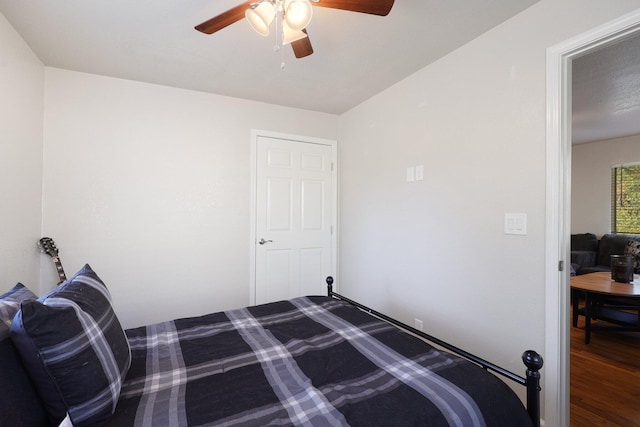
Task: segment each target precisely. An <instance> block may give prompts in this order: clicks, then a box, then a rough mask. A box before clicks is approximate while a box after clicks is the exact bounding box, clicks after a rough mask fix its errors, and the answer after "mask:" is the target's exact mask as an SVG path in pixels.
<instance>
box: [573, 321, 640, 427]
mask: <svg viewBox="0 0 640 427" xmlns="http://www.w3.org/2000/svg"><path fill="white" fill-rule="evenodd" d="M583 326H584V317H582V316H581V317H580V319H579V322H578V328H573V327H572V328H571V351H570V358H571V361H570V363H571V367H570V372H571V426H572V427H594V426H625V427H626V426H634V427H637V426H640V332H636V333H632V332H629V333H626V332H612V331H593V332H592V333H591V344H589V345H586V344H585V343H584V329H582V327H583Z"/></svg>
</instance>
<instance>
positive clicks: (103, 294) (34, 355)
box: [11, 265, 131, 427]
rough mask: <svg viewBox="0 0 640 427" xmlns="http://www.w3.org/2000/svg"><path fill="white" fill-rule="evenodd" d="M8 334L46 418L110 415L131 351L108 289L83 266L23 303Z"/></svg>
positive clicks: (87, 419)
mask: <svg viewBox="0 0 640 427" xmlns="http://www.w3.org/2000/svg"><path fill="white" fill-rule="evenodd" d="M11 339H12V340H13V342H14V343H15V345H16V347H17V348H18V351H19V352H20V354H21V355H22V360H23V362H24V363H25V366H26V368H27V371H28V372H29V375H30V376H31V378H32V380H33V382H34V383H35V385H36V388H37V389H38V392H39V393H40V396H41V397H42V399H43V400H44V402H45V406H46V407H47V411H48V412H49V416H50V418H51V419H52V421H55V422H58V423H59V422H60V421H62V420H63V419H64V417H65V414H66V413H67V412H68V413H69V416H70V418H71V421H72V422H73V424H74V426H76V427H80V426H84V425H89V424H93V423H95V422H97V421H100V420H103V419H105V418H107V417H109V416H110V415H111V414H113V412H114V410H115V407H116V403H117V401H118V397H119V396H120V388H121V385H122V381H123V380H124V377H125V375H126V373H127V370H128V369H129V365H130V364H131V351H130V349H129V343H128V341H127V338H126V336H125V334H124V331H123V330H122V327H121V326H120V322H119V321H118V318H117V317H116V315H115V313H114V311H113V308H112V307H111V296H110V294H109V291H108V290H107V288H106V286H105V285H104V283H103V282H102V280H100V278H99V277H98V276H97V275H96V273H95V272H94V271H93V270H92V269H91V267H89V265H85V266H84V268H83V269H82V270H80V271H79V272H78V273H77V274H76V275H75V276H74V277H72V278H71V279H70V280H68V281H67V282H65V283H64V284H62V285H60V286H58V287H57V288H55V289H53V290H52V291H51V292H49V293H48V294H46V295H44V296H42V297H41V298H40V299H38V300H37V301H29V302H26V303H23V304H22V309H21V310H20V312H18V314H17V315H16V317H15V319H14V321H13V324H12V325H11Z"/></svg>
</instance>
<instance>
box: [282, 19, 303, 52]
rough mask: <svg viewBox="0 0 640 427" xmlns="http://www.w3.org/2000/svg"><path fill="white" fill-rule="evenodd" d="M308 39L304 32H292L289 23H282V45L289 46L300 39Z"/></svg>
mask: <svg viewBox="0 0 640 427" xmlns="http://www.w3.org/2000/svg"><path fill="white" fill-rule="evenodd" d="M305 37H307V34H306V33H305V32H304V31H302V30H292V29H291V28H290V27H289V25H288V24H287V21H284V22H283V23H282V45H283V46H284V45H288V44H291V43H293V42H295V41H298V40H300V39H303V38H305Z"/></svg>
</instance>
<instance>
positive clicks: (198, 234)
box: [43, 68, 337, 327]
mask: <svg viewBox="0 0 640 427" xmlns="http://www.w3.org/2000/svg"><path fill="white" fill-rule="evenodd" d="M212 78H215V76H212ZM45 82H46V83H45V93H46V96H45V138H44V141H45V142H44V153H45V154H44V158H45V164H44V196H43V216H44V222H43V232H44V233H46V234H48V235H50V236H51V237H53V238H54V239H55V241H56V243H57V245H58V247H59V248H60V255H61V258H62V263H63V266H64V267H65V270H66V271H67V273H68V274H73V273H74V272H75V271H77V270H78V269H79V268H80V267H81V266H82V265H83V263H85V262H88V263H89V264H91V266H92V267H93V268H94V269H95V270H96V271H97V273H98V274H99V275H100V276H101V277H102V278H103V280H105V282H106V283H107V285H108V286H109V287H110V289H111V292H112V295H113V298H114V300H115V306H116V311H117V313H118V315H119V317H120V319H121V321H122V322H123V324H124V326H125V327H132V326H138V325H142V324H149V323H151V322H154V321H161V320H168V319H171V318H176V317H182V316H193V315H197V314H204V313H208V312H213V311H219V310H223V309H228V308H234V307H236V308H237V307H241V306H246V305H248V304H249V250H250V249H249V248H250V245H249V230H250V228H249V225H250V224H249V217H250V216H249V215H250V212H249V202H250V201H249V188H250V185H249V176H250V161H249V160H250V136H251V135H250V132H251V129H252V128H256V129H265V130H273V131H278V132H284V133H290V134H298V135H308V136H314V137H320V138H328V139H335V138H336V128H337V124H336V123H337V117H336V116H334V115H329V114H321V113H315V112H309V111H303V110H296V109H291V108H284V107H278V106H274V105H268V104H262V103H257V102H252V101H246V100H241V99H235V98H228V97H222V96H217V95H211V94H206V93H201V92H193V91H186V90H181V89H175V88H169V87H163V86H156V85H151V84H144V83H138V82H133V81H126V80H118V79H113V78H107V77H100V76H95V75H89V74H82V73H76V72H70V71H64V70H60V69H55V68H46V78H45ZM54 276H55V274H54V273H53V270H52V271H51V276H50V277H48V279H49V280H52V279H53V278H54ZM44 279H45V278H44V277H43V280H44ZM51 284H52V285H53V281H51Z"/></svg>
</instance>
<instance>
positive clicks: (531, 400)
mask: <svg viewBox="0 0 640 427" xmlns="http://www.w3.org/2000/svg"><path fill="white" fill-rule="evenodd" d="M326 282H327V295H328V296H329V297H332V298H336V299H339V300H342V301H345V302H348V303H349V304H351V305H354V306H356V307H357V308H359V309H360V310H363V311H365V312H367V313H369V314H371V315H373V316H375V317H378V318H380V319H382V320H384V321H386V322H389V323H391V324H392V325H395V326H397V327H399V328H401V329H404V330H406V331H408V332H411V333H412V334H414V335H417V336H419V337H421V338H424V339H425V340H427V341H430V342H432V343H434V344H436V345H439V346H441V347H444V348H446V349H447V350H449V351H451V352H453V353H455V354H457V355H459V356H462V357H464V358H465V359H467V360H470V361H471V362H474V363H476V364H478V365H480V366H481V367H482V368H483V369H485V370H488V371H493V372H495V373H497V374H500V375H502V376H504V377H506V378H508V379H510V380H512V381H515V382H517V383H518V384H521V385H523V386H525V387H526V388H527V412H528V413H529V417H530V418H531V421H532V422H533V426H534V427H540V391H541V390H542V388H541V387H540V369H541V368H542V365H543V360H542V356H540V354H538V352H536V351H534V350H527V351H525V352H524V353H523V354H522V361H523V362H524V364H525V365H526V367H527V371H526V378H523V377H521V376H519V375H516V374H514V373H513V372H511V371H508V370H506V369H504V368H501V367H499V366H497V365H495V364H493V363H491V362H489V361H487V360H484V359H482V358H480V357H478V356H476V355H473V354H471V353H469V352H467V351H465V350H462V349H460V348H457V347H455V346H453V345H451V344H449V343H447V342H445V341H442V340H441V339H439V338H436V337H434V336H431V335H429V334H426V333H424V332H422V331H419V330H418V329H416V328H414V327H411V326H409V325H407V324H405V323H402V322H400V321H399V320H396V319H394V318H392V317H389V316H387V315H385V314H382V313H380V312H377V311H375V310H373V309H371V308H369V307H367V306H365V305H362V304H360V303H358V302H356V301H353V300H351V299H349V298H347V297H344V296H342V295H340V294H338V293H335V292H333V277H331V276H329V277H327V279H326Z"/></svg>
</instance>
